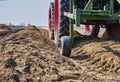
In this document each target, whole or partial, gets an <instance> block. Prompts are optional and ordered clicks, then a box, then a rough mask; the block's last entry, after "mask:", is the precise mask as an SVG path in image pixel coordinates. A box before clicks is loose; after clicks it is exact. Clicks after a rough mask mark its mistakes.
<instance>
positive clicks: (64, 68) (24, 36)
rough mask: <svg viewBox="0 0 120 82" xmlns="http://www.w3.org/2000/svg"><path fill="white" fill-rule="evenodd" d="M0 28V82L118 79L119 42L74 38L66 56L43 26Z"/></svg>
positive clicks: (108, 81) (118, 81) (106, 81)
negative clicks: (62, 54)
mask: <svg viewBox="0 0 120 82" xmlns="http://www.w3.org/2000/svg"><path fill="white" fill-rule="evenodd" d="M0 30H2V32H3V34H2V32H0V33H1V34H0V82H120V43H119V42H114V41H110V40H104V39H101V38H92V37H86V36H85V37H82V38H76V39H75V46H74V48H73V51H72V54H71V57H70V58H66V57H63V56H61V55H60V54H59V49H58V48H57V47H56V46H55V44H54V42H53V41H51V40H50V39H48V37H49V33H48V31H47V30H46V29H40V30H39V29H37V28H36V27H35V26H29V27H27V28H26V29H24V30H19V31H15V32H13V31H11V30H10V29H8V28H7V27H6V26H4V28H3V27H2V28H0ZM6 30H7V32H6ZM4 31H5V32H4Z"/></svg>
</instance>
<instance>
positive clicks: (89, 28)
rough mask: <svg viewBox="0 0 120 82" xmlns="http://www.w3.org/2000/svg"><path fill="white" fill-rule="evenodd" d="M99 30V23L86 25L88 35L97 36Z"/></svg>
mask: <svg viewBox="0 0 120 82" xmlns="http://www.w3.org/2000/svg"><path fill="white" fill-rule="evenodd" d="M99 30H100V27H99V25H95V26H91V25H85V31H86V34H87V35H88V36H92V37H97V36H98V33H99Z"/></svg>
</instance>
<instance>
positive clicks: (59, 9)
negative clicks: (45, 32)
mask: <svg viewBox="0 0 120 82" xmlns="http://www.w3.org/2000/svg"><path fill="white" fill-rule="evenodd" d="M54 4H55V5H54V10H55V11H54V28H55V29H54V31H55V32H54V35H55V43H56V44H57V45H58V46H59V45H60V38H61V37H62V36H69V18H67V17H66V16H64V12H69V0H55V1H54Z"/></svg>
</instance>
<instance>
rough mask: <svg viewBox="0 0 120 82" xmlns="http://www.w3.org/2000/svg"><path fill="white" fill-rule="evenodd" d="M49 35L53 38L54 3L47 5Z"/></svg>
mask: <svg viewBox="0 0 120 82" xmlns="http://www.w3.org/2000/svg"><path fill="white" fill-rule="evenodd" d="M49 37H50V39H52V40H54V3H50V6H49Z"/></svg>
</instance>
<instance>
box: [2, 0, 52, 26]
mask: <svg viewBox="0 0 120 82" xmlns="http://www.w3.org/2000/svg"><path fill="white" fill-rule="evenodd" d="M51 1H53V0H5V1H0V23H9V22H11V23H12V24H20V23H21V22H25V23H27V24H34V25H40V26H42V25H47V24H48V8H49V3H50V2H51Z"/></svg>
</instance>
